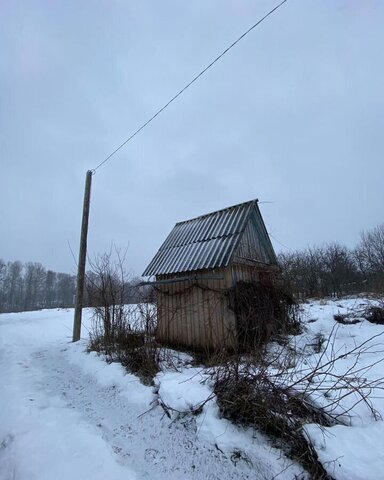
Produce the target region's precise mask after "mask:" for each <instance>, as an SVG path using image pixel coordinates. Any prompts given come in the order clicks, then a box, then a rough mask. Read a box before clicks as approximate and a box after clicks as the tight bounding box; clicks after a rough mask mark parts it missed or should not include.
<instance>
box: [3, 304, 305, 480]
mask: <svg viewBox="0 0 384 480" xmlns="http://www.w3.org/2000/svg"><path fill="white" fill-rule="evenodd" d="M72 321H73V311H72V310H43V311H39V312H23V313H17V314H2V315H0V384H1V387H2V395H1V397H0V480H11V479H12V480H35V479H36V480H37V479H38V480H45V479H52V478H55V480H66V479H73V478H76V479H81V480H82V479H84V480H85V479H90V478H92V479H96V480H98V479H105V478H108V479H110V480H120V479H122V478H124V479H126V480H130V479H136V478H137V479H151V480H163V479H164V478H167V479H169V480H176V479H177V480H178V479H184V478H188V479H191V480H194V479H195V480H197V479H199V480H200V479H201V480H203V479H204V480H205V479H208V480H218V479H220V480H226V479H239V480H240V479H249V478H257V479H272V478H274V477H276V476H278V478H279V479H292V478H294V477H295V475H300V473H301V472H302V469H301V467H299V466H298V465H297V464H295V463H294V462H292V461H291V460H288V459H287V458H286V457H285V456H284V455H283V454H282V452H281V451H280V450H278V449H275V448H273V447H272V446H271V444H270V442H269V441H268V439H266V438H265V437H264V436H262V435H259V434H257V433H255V432H253V431H252V430H251V429H241V428H239V427H236V426H234V425H232V424H230V423H229V422H228V421H226V420H223V419H220V418H219V412H218V409H217V406H216V403H215V402H214V401H213V400H211V401H209V402H207V403H206V404H204V407H203V409H202V412H201V413H200V414H199V415H191V414H178V413H176V412H174V413H173V414H172V415H171V418H169V417H168V416H167V415H166V414H165V412H164V409H163V408H162V407H161V405H160V404H159V403H160V402H161V401H163V402H164V403H167V404H168V405H169V407H172V408H175V409H178V410H180V411H185V410H190V409H191V408H194V407H195V406H196V404H200V403H201V402H204V401H205V400H206V399H207V397H208V396H209V395H210V394H211V389H210V386H209V384H208V383H207V382H206V381H204V380H205V377H206V376H205V374H204V372H203V371H202V369H197V368H195V367H191V366H185V367H184V368H181V369H179V370H180V371H179V372H175V371H165V372H164V373H160V374H159V375H158V376H157V377H156V379H155V383H156V385H155V387H149V386H144V385H142V384H141V383H140V382H139V380H138V379H137V378H136V377H135V376H134V375H132V374H127V373H126V371H125V370H124V369H123V368H122V367H121V366H120V365H118V364H110V365H108V364H107V363H105V361H104V360H103V358H102V357H99V356H98V355H96V354H95V353H87V352H86V339H84V340H82V341H81V342H78V343H76V344H72V343H71V333H72ZM89 328H90V312H87V311H85V312H84V314H83V334H84V335H85V336H86V335H87V329H89Z"/></svg>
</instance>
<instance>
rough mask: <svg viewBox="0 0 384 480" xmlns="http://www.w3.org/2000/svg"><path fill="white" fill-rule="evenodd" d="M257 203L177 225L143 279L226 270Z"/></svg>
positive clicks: (241, 205) (251, 202) (240, 205)
mask: <svg viewBox="0 0 384 480" xmlns="http://www.w3.org/2000/svg"><path fill="white" fill-rule="evenodd" d="M255 206H257V200H251V201H250V202H246V203H241V204H239V205H235V206H233V207H229V208H225V209H224V210H219V211H216V212H212V213H209V214H207V215H202V216H200V217H197V218H193V219H192V220H187V221H184V222H179V223H177V224H176V225H175V227H174V228H173V230H172V231H171V233H170V234H169V235H168V237H167V238H166V240H165V242H164V243H163V245H162V246H161V247H160V249H159V251H158V252H157V254H156V255H155V257H154V258H153V260H152V261H151V263H150V264H149V265H148V267H147V268H146V270H145V272H144V273H143V275H144V276H151V275H165V274H168V273H179V272H190V271H195V270H201V269H207V268H218V267H226V266H227V265H228V264H229V263H230V260H231V257H232V255H233V252H234V251H235V249H236V247H237V245H238V242H239V240H240V238H241V235H242V233H243V231H244V228H245V226H246V223H247V220H248V217H249V215H250V212H251V211H252V209H253V208H254V207H255Z"/></svg>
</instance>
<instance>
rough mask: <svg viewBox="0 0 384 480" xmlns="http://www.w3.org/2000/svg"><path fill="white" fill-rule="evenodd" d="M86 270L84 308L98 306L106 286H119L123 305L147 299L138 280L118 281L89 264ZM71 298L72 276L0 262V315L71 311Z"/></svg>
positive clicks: (103, 267)
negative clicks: (49, 310) (6, 313)
mask: <svg viewBox="0 0 384 480" xmlns="http://www.w3.org/2000/svg"><path fill="white" fill-rule="evenodd" d="M106 258H108V256H106ZM90 267H91V270H90V271H88V272H87V275H86V286H85V294H84V297H85V298H84V305H85V306H92V307H93V306H97V305H98V304H99V303H100V298H98V295H99V294H100V291H103V287H105V284H106V282H108V283H111V282H112V283H114V284H115V283H116V284H119V288H120V289H121V291H122V292H123V295H122V298H121V300H122V301H123V302H124V303H139V302H142V301H143V298H145V299H147V298H149V296H150V293H151V292H150V291H149V290H148V287H139V286H138V284H139V283H140V279H139V278H136V279H130V280H126V279H125V278H124V277H120V278H118V277H117V273H116V272H114V273H113V275H112V272H111V271H110V267H109V266H108V268H109V270H108V269H106V268H107V265H103V264H96V263H95V262H90ZM104 290H105V288H104ZM110 290H111V291H114V289H110ZM147 292H148V294H147ZM75 295H76V275H70V274H68V273H57V272H54V271H52V270H46V269H45V268H44V267H43V265H42V264H41V263H36V262H27V263H22V262H20V261H15V262H5V261H4V260H2V259H0V313H2V312H21V311H28V310H39V309H42V308H71V307H74V304H75ZM110 300H111V301H112V300H113V299H110Z"/></svg>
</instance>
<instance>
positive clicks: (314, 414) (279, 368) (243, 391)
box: [211, 326, 384, 479]
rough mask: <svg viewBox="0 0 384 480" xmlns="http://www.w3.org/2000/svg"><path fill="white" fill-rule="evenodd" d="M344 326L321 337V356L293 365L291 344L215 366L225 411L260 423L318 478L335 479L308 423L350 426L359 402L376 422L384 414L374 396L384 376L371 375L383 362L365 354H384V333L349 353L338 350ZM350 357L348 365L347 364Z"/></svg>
mask: <svg viewBox="0 0 384 480" xmlns="http://www.w3.org/2000/svg"><path fill="white" fill-rule="evenodd" d="M337 330H338V327H337V326H335V328H334V329H333V330H332V332H331V334H330V336H329V337H328V338H326V337H323V336H321V337H320V336H319V337H318V339H317V340H316V339H315V340H316V345H317V347H318V348H317V347H316V350H317V355H316V356H315V357H314V358H315V361H314V362H313V361H312V362H311V358H313V357H311V356H308V357H305V359H304V358H301V359H300V361H299V362H296V363H295V364H293V363H292V361H291V360H292V359H291V352H290V350H289V349H288V348H287V346H286V345H285V346H284V345H283V346H282V347H281V348H279V349H277V350H275V352H274V354H273V355H269V356H268V355H267V354H266V353H265V352H264V353H263V355H262V356H260V354H259V353H257V354H256V355H252V354H247V355H246V356H245V355H238V356H237V357H236V356H232V357H231V358H226V359H225V358H222V359H221V363H219V364H218V365H216V366H215V367H211V377H212V380H213V387H214V393H215V395H216V400H217V403H218V405H219V408H220V412H221V414H222V415H223V416H224V417H225V418H228V419H229V420H231V421H233V422H235V423H237V424H241V425H249V426H254V427H255V428H257V429H259V430H261V431H263V432H264V433H266V434H267V435H268V436H269V437H270V438H272V439H273V441H274V443H275V444H276V446H278V447H280V448H283V449H284V450H285V451H286V452H287V454H288V455H289V456H290V457H292V458H293V459H296V460H297V461H299V462H300V463H301V464H302V465H303V466H304V467H305V468H306V469H307V470H308V471H309V472H310V474H311V476H312V478H314V479H329V478H330V477H329V476H328V475H327V473H326V471H325V469H324V467H323V466H322V465H321V463H320V462H319V460H318V457H317V454H316V452H315V450H314V448H313V446H312V445H311V443H310V440H309V438H308V436H307V435H306V433H305V429H303V427H304V425H306V424H308V423H316V424H318V425H320V426H322V427H329V426H333V425H336V424H342V425H349V424H350V422H351V418H352V415H353V412H354V409H355V407H356V406H357V405H359V404H363V405H365V407H366V408H367V410H368V412H369V413H370V414H371V416H372V417H373V418H374V419H375V420H379V419H380V418H381V417H380V415H379V414H378V412H377V411H376V410H375V408H374V406H373V404H372V402H371V396H372V397H374V396H376V395H377V394H378V392H381V391H382V390H384V377H381V378H376V379H374V380H369V377H368V375H367V373H368V372H369V371H370V369H372V367H373V366H374V365H376V364H377V363H380V362H383V361H384V357H383V355H381V356H380V357H379V360H377V362H375V363H374V364H372V362H368V363H365V362H363V361H362V360H363V357H364V356H367V357H370V355H372V353H375V354H377V353H380V352H381V353H383V354H384V345H383V344H382V343H381V338H382V336H383V335H384V333H383V334H378V335H375V336H372V337H371V338H369V339H367V340H366V341H364V342H362V343H361V344H360V345H357V346H356V347H354V348H351V349H350V350H349V351H343V352H342V353H340V352H339V351H335V349H334V345H335V338H336V335H337ZM347 357H348V358H349V362H348V366H346V367H344V364H342V363H341V362H342V361H343V359H345V358H347Z"/></svg>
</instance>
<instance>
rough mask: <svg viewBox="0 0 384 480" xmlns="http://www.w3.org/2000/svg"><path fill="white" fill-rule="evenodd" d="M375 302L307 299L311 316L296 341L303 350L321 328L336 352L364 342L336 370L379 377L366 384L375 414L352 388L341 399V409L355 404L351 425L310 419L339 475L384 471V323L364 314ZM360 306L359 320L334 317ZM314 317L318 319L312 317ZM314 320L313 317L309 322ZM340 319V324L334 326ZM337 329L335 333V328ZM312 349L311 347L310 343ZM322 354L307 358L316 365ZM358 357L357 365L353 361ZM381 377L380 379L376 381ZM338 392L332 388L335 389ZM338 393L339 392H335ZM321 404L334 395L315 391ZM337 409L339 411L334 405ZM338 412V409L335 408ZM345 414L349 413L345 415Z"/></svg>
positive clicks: (310, 431)
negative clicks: (322, 424) (326, 424)
mask: <svg viewBox="0 0 384 480" xmlns="http://www.w3.org/2000/svg"><path fill="white" fill-rule="evenodd" d="M372 304H375V302H373V301H370V300H367V299H361V298H351V299H344V300H335V301H331V300H330V301H328V302H324V301H314V302H312V303H309V304H306V305H304V315H305V318H306V320H307V325H306V327H307V331H306V332H305V333H304V334H303V335H301V336H299V337H295V339H294V342H295V343H296V346H297V347H299V348H301V349H302V350H303V351H305V350H306V349H308V347H309V346H310V345H311V343H312V344H313V339H314V338H315V337H316V335H318V334H319V333H321V334H323V335H324V337H328V336H330V335H332V349H333V352H334V355H335V356H340V355H342V354H345V353H348V352H351V351H352V350H353V349H356V348H357V351H359V350H361V348H360V347H359V346H360V345H362V344H364V352H363V353H362V354H361V355H359V356H358V357H357V356H356V355H355V354H351V353H350V354H348V355H346V356H345V357H342V358H340V359H339V360H337V362H336V363H335V365H334V368H333V370H332V371H331V372H329V373H331V374H332V375H333V374H334V375H337V374H339V375H340V374H345V375H347V376H349V377H350V378H351V382H352V383H353V382H354V378H353V377H354V375H353V374H352V373H353V371H357V370H359V371H358V375H359V376H361V377H363V380H364V381H365V382H366V383H369V382H376V388H373V389H369V388H365V389H363V391H365V393H367V394H369V395H370V399H371V402H372V407H373V408H374V411H375V415H373V414H372V411H371V409H370V408H369V407H368V406H367V404H366V403H365V402H360V403H358V404H356V402H357V401H358V400H360V399H361V397H359V395H357V394H353V395H350V396H348V397H346V398H343V399H342V400H341V401H340V406H339V409H338V410H339V411H340V412H342V411H345V410H350V409H351V410H350V419H349V422H348V424H347V425H335V426H332V427H326V428H320V427H319V426H318V425H313V424H312V425H306V427H305V431H306V433H307V435H308V437H309V438H310V439H311V441H312V442H313V444H314V446H315V449H316V452H317V453H318V455H319V459H320V461H321V462H322V463H323V465H324V467H325V468H326V470H327V472H328V473H329V474H330V475H332V476H333V477H334V478H336V479H337V480H361V479H364V480H374V479H375V480H376V479H378V478H383V471H384V453H383V452H384V423H383V421H382V418H384V396H383V391H382V389H383V387H384V382H383V380H382V377H383V372H384V365H383V360H384V326H383V325H375V324H372V323H370V322H368V321H367V320H364V319H363V318H362V317H361V316H360V317H359V311H360V312H361V311H362V310H363V309H364V308H365V307H367V306H369V305H372ZM351 312H357V314H356V317H357V318H359V320H360V323H356V324H351V325H342V324H341V325H339V324H337V323H336V322H335V320H334V318H333V315H334V314H346V313H351ZM313 320H315V321H313ZM308 321H309V323H308ZM335 325H336V328H335ZM332 332H333V334H332ZM309 349H310V347H309ZM330 350H331V345H330V346H329V347H328V349H327V351H329V354H326V355H324V356H323V357H324V359H323V360H322V361H323V362H324V363H325V362H327V360H328V359H329V358H330V357H331V353H330ZM320 355H321V353H319V354H313V353H312V355H311V356H310V357H307V360H308V362H309V363H310V364H311V365H314V364H315V362H317V361H318V359H319V356H320ZM356 361H357V364H356V365H357V366H355V367H354V365H355V362H356ZM377 380H379V381H377ZM323 381H324V385H327V382H328V384H330V385H331V384H332V382H333V381H334V380H333V379H332V378H329V379H327V378H325V379H324V378H323ZM331 393H333V392H331ZM334 396H335V397H336V394H335V395H334ZM316 401H317V402H318V403H320V404H322V405H325V406H326V405H327V403H329V398H328V399H326V398H324V397H323V398H321V395H320V396H317V397H316ZM334 412H335V411H334ZM336 412H337V410H336ZM342 419H343V420H346V417H345V416H344V417H342Z"/></svg>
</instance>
